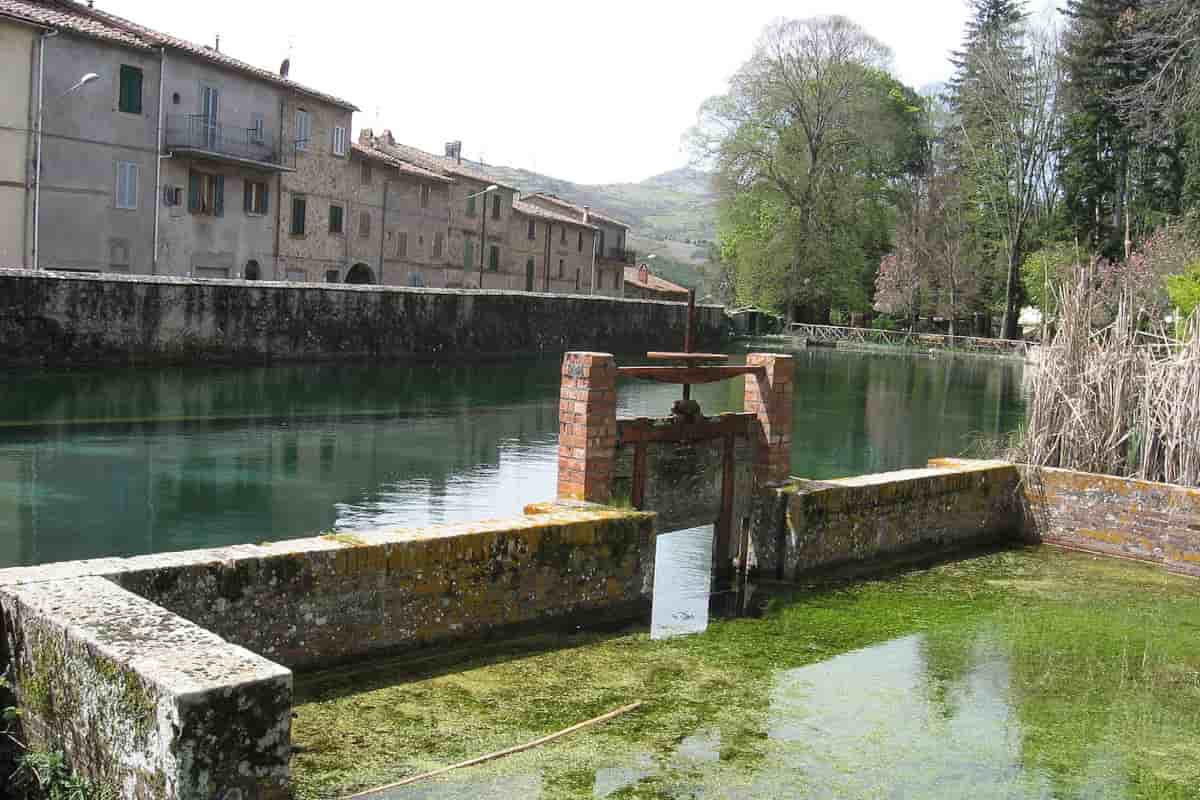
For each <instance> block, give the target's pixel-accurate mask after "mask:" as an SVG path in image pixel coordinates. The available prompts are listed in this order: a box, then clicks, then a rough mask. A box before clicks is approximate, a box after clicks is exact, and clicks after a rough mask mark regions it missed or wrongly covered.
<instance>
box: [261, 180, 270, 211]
mask: <svg viewBox="0 0 1200 800" xmlns="http://www.w3.org/2000/svg"><path fill="white" fill-rule="evenodd" d="M270 200H271V190H270V189H268V188H267V185H266V184H265V183H264V184H263V185H262V213H264V214H266V213H267V209H268V208H270V207H271V202H270Z"/></svg>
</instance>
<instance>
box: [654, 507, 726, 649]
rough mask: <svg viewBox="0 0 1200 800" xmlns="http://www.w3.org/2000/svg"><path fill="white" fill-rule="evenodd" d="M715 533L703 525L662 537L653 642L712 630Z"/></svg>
mask: <svg viewBox="0 0 1200 800" xmlns="http://www.w3.org/2000/svg"><path fill="white" fill-rule="evenodd" d="M714 533H715V530H714V526H712V525H702V526H700V527H698V528H688V529H687V530H681V531H673V532H671V533H664V534H660V535H659V536H658V539H657V543H656V546H655V552H654V598H653V604H652V606H651V615H650V638H652V639H667V638H670V637H672V636H680V635H682V634H687V633H700V632H702V631H704V630H706V629H707V628H708V603H709V595H710V593H711V583H712V550H713V536H714Z"/></svg>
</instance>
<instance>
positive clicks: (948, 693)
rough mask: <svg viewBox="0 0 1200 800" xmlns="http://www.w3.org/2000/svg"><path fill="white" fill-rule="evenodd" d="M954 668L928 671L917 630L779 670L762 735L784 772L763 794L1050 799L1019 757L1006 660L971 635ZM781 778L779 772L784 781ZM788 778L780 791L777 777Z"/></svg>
mask: <svg viewBox="0 0 1200 800" xmlns="http://www.w3.org/2000/svg"><path fill="white" fill-rule="evenodd" d="M969 646H970V647H971V652H970V654H969V657H968V658H967V659H966V660H965V661H964V662H963V664H964V670H963V672H962V674H961V675H957V676H948V675H946V674H944V673H941V672H939V671H938V670H936V669H934V670H933V671H932V672H931V671H930V666H931V665H930V664H929V662H928V660H927V655H928V652H929V648H928V643H927V637H926V635H925V634H918V635H913V636H907V637H904V638H902V639H896V640H894V641H891V642H887V643H884V644H880V645H876V646H874V647H868V648H866V649H863V650H856V651H854V652H850V653H845V654H843V655H840V656H837V657H836V658H832V659H829V660H828V661H823V662H821V663H819V664H813V665H810V666H806V667H801V668H799V669H795V670H790V671H787V672H784V673H782V674H780V675H779V677H778V679H777V681H776V684H775V688H774V690H773V692H772V695H771V715H770V722H769V736H770V737H771V739H772V740H774V741H775V742H777V743H778V744H779V746H780V750H781V752H780V757H779V763H781V764H785V765H786V767H785V771H786V773H787V774H786V775H785V774H780V773H776V774H774V775H771V776H769V777H767V778H766V779H765V780H764V781H763V785H762V786H760V788H761V789H762V790H763V791H768V790H769V791H770V792H771V796H776V797H780V796H786V797H812V798H844V797H884V796H886V797H967V796H970V797H972V798H978V799H981V798H1049V797H1053V796H1055V795H1054V791H1053V787H1052V785H1051V781H1050V779H1049V777H1048V776H1047V775H1045V774H1043V773H1041V772H1040V771H1037V770H1031V769H1028V768H1026V767H1025V766H1024V765H1023V764H1022V758H1021V730H1020V725H1019V721H1018V719H1017V715H1016V712H1015V711H1014V710H1013V708H1012V707H1011V706H1010V704H1009V700H1008V696H1009V691H1010V681H1011V676H1010V674H1009V667H1008V660H1007V658H1006V657H1005V655H1004V653H1003V652H1002V651H1001V650H1000V649H999V647H998V646H996V645H995V644H992V643H989V642H988V640H987V639H985V638H981V639H976V640H974V641H973V642H972V643H971V644H970V645H969ZM789 776H790V777H789ZM793 780H794V781H795V782H796V783H795V784H794V786H797V787H799V786H802V787H803V790H798V789H796V788H793V789H792V790H790V791H787V792H785V793H784V794H778V793H776V790H777V789H778V788H779V786H780V784H781V782H782V783H790V782H791V781H793Z"/></svg>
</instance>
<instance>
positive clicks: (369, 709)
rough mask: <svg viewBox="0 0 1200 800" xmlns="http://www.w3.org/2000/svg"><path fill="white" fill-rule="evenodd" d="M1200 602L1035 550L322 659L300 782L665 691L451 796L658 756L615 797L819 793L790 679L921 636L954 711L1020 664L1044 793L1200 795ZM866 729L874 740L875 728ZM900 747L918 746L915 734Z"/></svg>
mask: <svg viewBox="0 0 1200 800" xmlns="http://www.w3.org/2000/svg"><path fill="white" fill-rule="evenodd" d="M1197 601H1200V582H1196V581H1192V580H1188V579H1184V578H1179V577H1174V576H1169V575H1166V574H1164V573H1162V572H1161V571H1158V570H1157V569H1154V568H1149V567H1143V566H1141V565H1136V564H1129V563H1125V562H1118V561H1109V560H1102V559H1095V558H1091V557H1086V556H1080V555H1077V554H1069V553H1062V552H1058V551H1054V550H1050V549H1029V550H1022V551H1007V552H1001V553H996V554H990V555H984V556H980V557H977V558H973V559H969V560H965V561H958V562H954V563H949V564H944V565H940V566H937V567H934V568H932V569H928V570H922V571H916V572H908V573H903V574H899V575H894V576H890V577H886V578H881V579H878V580H871V581H864V582H858V583H851V584H839V585H826V586H812V587H800V588H799V589H797V590H795V591H792V592H791V593H789V594H787V595H777V596H775V597H773V598H772V599H771V600H770V601H769V603H768V607H767V609H766V613H765V615H764V616H763V617H762V618H761V619H738V620H728V621H719V622H715V623H713V624H712V625H711V626H710V627H709V629H708V631H707V632H706V633H704V634H700V635H695V636H689V637H682V638H677V639H672V640H667V641H652V640H650V639H649V637H648V636H647V634H646V633H645V632H644V631H643V630H638V629H631V630H627V631H623V632H620V633H617V634H599V633H585V634H579V635H575V636H571V637H566V638H561V637H555V636H545V637H541V638H531V639H526V640H522V641H519V642H509V643H501V644H492V645H484V646H477V647H475V648H470V649H463V650H459V651H449V652H431V653H428V654H425V655H423V656H422V657H421V658H420V659H417V660H414V659H411V658H410V659H407V660H395V661H380V662H372V663H370V664H367V665H364V666H362V667H358V668H354V669H348V670H340V671H335V672H328V673H323V674H318V675H312V676H307V677H301V678H299V679H298V683H297V695H298V697H297V700H298V707H297V714H298V716H297V718H296V720H295V725H294V729H293V739H294V741H295V742H296V743H297V744H298V745H300V746H301V748H302V751H301V752H300V753H298V755H297V756H296V757H295V759H294V762H293V768H294V771H295V777H296V782H297V787H298V797H300V798H319V797H330V796H335V795H337V794H339V793H343V792H346V791H349V790H354V789H361V788H364V787H368V786H371V785H377V784H381V783H385V782H388V781H391V780H396V779H399V778H401V777H404V776H406V775H410V774H414V773H416V772H420V771H425V770H427V769H432V768H436V767H440V766H444V765H446V764H450V763H453V762H455V761H458V760H462V759H465V758H470V757H473V756H477V755H480V754H483V753H486V752H490V751H492V750H497V749H502V748H505V747H509V746H512V745H516V744H520V743H522V742H525V741H528V740H531V739H534V738H536V737H538V736H542V735H544V734H547V733H550V732H553V731H555V730H558V729H561V728H565V727H567V726H569V725H572V724H574V723H576V722H579V721H582V720H585V719H589V718H591V717H593V716H596V715H598V714H601V713H603V712H605V711H608V710H610V709H613V708H616V707H618V706H621V705H624V704H626V703H629V702H632V701H633V700H643V701H644V702H645V703H646V705H645V706H644V707H643V708H642V709H641V710H639V711H636V712H634V713H632V714H629V715H627V716H625V717H622V718H619V719H617V720H615V721H613V722H610V723H608V724H606V725H604V726H602V727H599V728H595V729H592V730H590V731H588V732H585V733H580V734H577V735H575V736H573V737H569V738H567V739H563V740H560V741H559V742H556V743H554V744H552V745H549V746H547V747H544V748H539V749H537V750H533V751H529V752H526V753H523V754H520V755H517V756H513V757H511V758H507V759H504V760H502V761H500V762H495V763H493V764H490V765H487V766H483V767H478V768H472V769H469V770H464V771H460V772H458V773H455V774H454V776H452V777H451V778H450V779H449V780H448V781H447V784H448V785H449V787H450V788H453V787H454V786H458V787H459V788H460V789H461V794H460V795H455V794H453V793H451V794H445V795H443V794H439V795H437V796H438V797H442V796H463V797H470V796H475V795H483V794H486V792H485V790H484V789H482V788H480V787H482V786H485V785H487V784H488V782H489V781H501V780H505V779H511V778H512V777H513V776H530V775H533V776H537V777H538V780H539V781H540V786H541V788H542V795H541V796H542V797H548V798H554V797H591V796H592V794H593V785H594V783H595V781H596V773H597V770H605V769H612V768H628V767H630V765H639V764H641V765H642V767H638V768H637V769H639V770H641V772H644V773H646V774H645V775H642V777H641V779H640V780H636V778H637V776H638V774H640V773H638V772H637V770H635V773H634V778H633V779H631V781H632V782H630V784H629V785H627V786H624V787H623V788H621V789H620V790H619V791H617V792H616V793H614V794H612V795H609V796H610V797H622V798H623V797H677V796H679V797H690V796H692V795H691V794H689V792H690V789H689V788H688V787H691V788H693V789H694V788H695V787H696V786H699V785H703V786H704V787H706V790H707V791H708V792H709V793H711V794H713V795H715V796H726V795H727V794H733V795H737V796H763V794H762V793H763V792H773V793H775V794H776V795H777V796H788V797H792V796H794V797H804V796H808V791H809V789H808V788H805V783H804V782H805V781H809V780H816V779H815V778H812V777H811V776H808V775H807V773H804V772H803V771H802V770H798V768H797V767H796V766H795V764H797V763H799V761H797V759H802V758H803V757H804V752H805V751H804V750H803V748H802V747H801V748H800V749H797V747H798V745H796V744H794V743H787V742H783V741H780V740H778V739H777V738H773V737H772V736H771V731H772V725H773V722H772V721H773V720H777V717H778V715H779V712H778V711H777V710H776V711H773V710H772V705H773V702H774V700H773V698H774V693H775V692H776V691H777V687H778V685H779V680H780V675H781V674H782V673H783V672H784V671H786V670H792V669H795V668H798V667H802V666H804V665H810V664H815V663H817V662H822V661H824V660H826V659H829V658H832V657H834V656H838V655H839V654H844V653H847V652H850V651H854V650H857V649H858V648H863V647H867V646H870V645H876V644H879V643H884V642H889V641H892V640H896V639H898V638H899V637H905V636H910V635H912V634H918V633H919V634H920V636H921V639H920V665H921V667H920V672H921V674H920V676H919V686H920V687H921V688H920V689H919V691H918V694H920V695H921V698H922V700H921V702H922V703H927V704H928V706H929V708H932V709H937V710H938V711H937V713H936V714H935V715H934V716H935V717H936V716H938V715H941V716H944V717H946V719H948V720H951V721H953V720H954V719H956V718H959V717H961V718H962V719H970V716H969V715H970V713H972V712H971V708H970V704H971V702H972V700H971V699H970V698H972V697H974V695H973V694H972V693H971V691H968V689H969V687H970V686H972V685H973V683H972V682H973V681H977V680H978V679H979V676H980V675H982V674H986V672H987V670H986V669H984V667H986V666H987V665H988V664H991V663H992V662H991V661H989V660H988V659H992V660H995V659H999V661H998V662H997V663H1002V664H1003V670H1002V673H1003V675H1004V676H1005V678H1004V681H1005V682H1004V685H1003V686H1002V691H1001V696H1002V698H1003V701H1004V703H1005V704H1006V707H1007V708H1009V709H1010V712H1009V713H1010V714H1011V717H1012V725H1013V726H1014V728H1015V729H1016V730H1018V731H1019V736H1018V743H1019V754H1018V755H1017V756H1016V757H1015V763H1016V764H1017V766H1016V767H1014V768H1015V769H1018V770H1019V771H1020V775H1021V778H1020V780H1021V781H1022V783H1021V786H1023V787H1025V790H1026V791H1027V794H1025V795H1021V794H1018V795H1016V796H1044V795H1043V794H1039V793H1037V792H1035V790H1034V788H1033V787H1034V786H1035V785H1036V786H1040V787H1042V789H1039V790H1038V791H1042V790H1046V787H1051V788H1050V789H1048V790H1046V791H1052V792H1053V796H1055V797H1064V798H1067V797H1085V796H1086V797H1130V798H1183V797H1195V796H1196V794H1195V788H1194V787H1196V786H1197V785H1200V603H1198V602H1197ZM869 653H870V651H868V655H867V656H865V657H868V658H869ZM984 654H987V655H986V657H985V655H984ZM981 665H982V666H981ZM789 707H790V706H789ZM922 707H924V706H922ZM964 715H965V716H964ZM913 724H914V726H915V727H914V731H915V733H914V734H913V735H914V741H915V740H916V739H919V738H920V737H921V736H925V737H931V740H932V741H934V742H935V743H936V742H937V741H939V740H938V739H937V737H938V736H940V735H941V734H940V733H939V731H940V730H941V729H940V727H939V726H940V725H942V724H943V723H941V722H938V721H936V720H935V721H934V722H929V721H928V720H915V721H914V723H913ZM946 724H951V723H946ZM698 734H705V735H710V736H712V737H714V738H715V739H717V740H719V758H717V759H715V760H708V761H695V760H689V758H686V757H683V756H681V755H680V752H679V747H680V743H681V742H682V741H683V740H684V739H685V738H687V737H691V736H695V735H698ZM844 734H845V732H844V731H843V732H840V733H839V732H838V731H832V732H831V735H844ZM845 741H848V742H851V743H852V746H851V747H850V749H849V752H847V753H844V754H842V758H841V759H840V760H841V761H844V769H845V770H846V771H847V772H848V773H849V774H848V775H845V776H841V777H836V778H832V779H830V780H832V781H834V783H836V781H840V780H843V779H845V780H853V779H856V777H857V776H856V773H857V772H859V771H867V772H869V771H870V769H871V768H872V766H873V765H872V764H871V763H868V761H867V756H866V755H859V754H858V751H857V749H856V748H858V746H859V744H860V743H859V740H858V739H856V738H854V737H853V736H851V737H850V738H848V739H846V740H845ZM900 741H904V739H903V738H901V739H900ZM948 741H950V742H951V743H952V740H948ZM861 744H862V747H863V748H864V749H863V753H864V754H866V753H868V752H869V747H870V746H871V743H870V742H867V741H864V742H862V743H861ZM916 747H917V746H916V745H913V748H914V753H915V752H916V749H915V748H916ZM987 747H989V748H991V747H992V745H990V744H988V745H987ZM900 749H901V750H903V747H901V748H900ZM935 752H936V748H935ZM988 752H989V757H992V756H996V755H997V754H996V753H995V752H992V750H989V751H988ZM1000 755H1001V756H1003V757H1004V758H1008V757H1009V756H1008V755H1007V754H1005V753H1000ZM896 757H897V758H899V759H900V763H908V762H905V760H904V757H905V753H904V752H900V753H898V754H896ZM921 758H928V754H922V755H921ZM935 758H936V755H935ZM856 759H859V760H858V761H856ZM913 759H916V756H915V755H914V756H913ZM913 759H909V761H911V762H912V763H913V764H916V763H917V762H916V761H914V760H913ZM1006 763H1007V762H1006ZM917 766H920V765H917ZM926 766H927V765H926ZM916 768H917V767H913V769H916ZM921 768H922V769H923V768H924V767H921ZM897 779H899V778H897ZM496 785H500V784H496ZM830 785H831V786H832V785H834V784H830ZM771 786H774V787H775V788H773V789H770V788H764V787H771ZM1098 786H1099V788H1097V787H1098ZM809 788H812V787H809ZM816 788H817V789H820V788H821V787H820V786H816ZM825 788H826V789H829V787H828V786H826V787H825ZM497 791H499V790H497ZM981 792H982V793H981V794H979V796H980V797H986V796H991V795H988V794H987V793H986V791H984V790H981ZM747 793H748V794H747ZM883 794H884V796H887V793H886V792H884V793H883ZM397 796H402V795H397ZM706 796H707V795H706ZM827 796H841V795H837V794H836V793H834V794H829V795H827ZM996 796H999V795H996Z"/></svg>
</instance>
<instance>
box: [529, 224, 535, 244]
mask: <svg viewBox="0 0 1200 800" xmlns="http://www.w3.org/2000/svg"><path fill="white" fill-rule="evenodd" d="M536 225H537V223H535V222H534V221H533V220H529V240H530V241H533V240H534V239H536V238H537V228H536V227H535V226H536Z"/></svg>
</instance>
